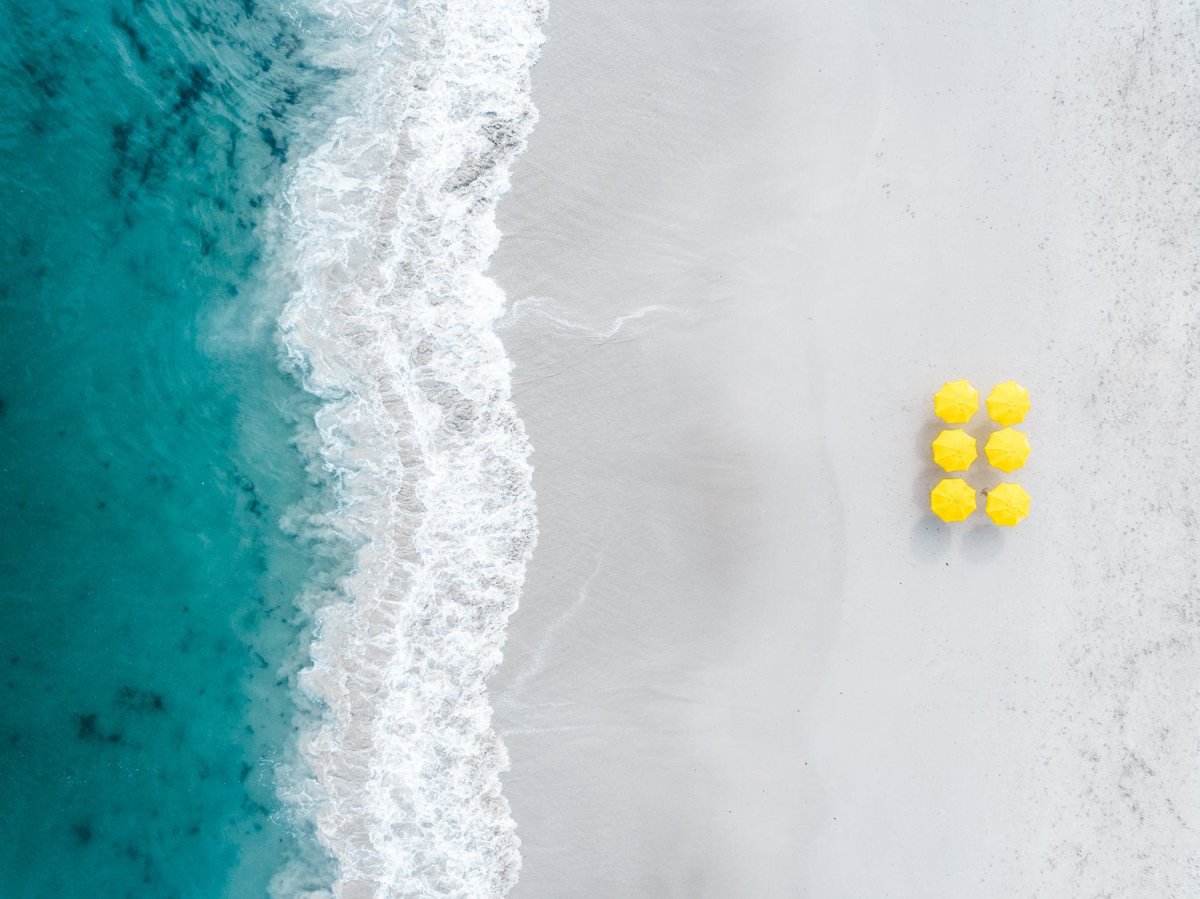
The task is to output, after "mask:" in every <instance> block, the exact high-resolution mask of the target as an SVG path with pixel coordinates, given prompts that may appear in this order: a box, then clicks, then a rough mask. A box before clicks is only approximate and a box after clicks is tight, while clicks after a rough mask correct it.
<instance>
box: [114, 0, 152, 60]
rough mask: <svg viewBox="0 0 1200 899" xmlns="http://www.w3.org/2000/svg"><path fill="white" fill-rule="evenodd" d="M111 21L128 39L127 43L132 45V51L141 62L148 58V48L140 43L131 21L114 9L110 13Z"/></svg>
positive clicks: (140, 40)
mask: <svg viewBox="0 0 1200 899" xmlns="http://www.w3.org/2000/svg"><path fill="white" fill-rule="evenodd" d="M112 23H113V25H115V26H116V27H117V29H118V30H119V31H121V33H123V34H124V35H125V37H127V38H128V39H129V43H130V45H131V46H132V47H133V52H134V53H136V54H137V55H138V59H140V60H141V61H142V62H146V61H148V60H149V59H150V48H149V47H147V46H146V45H145V44H144V43H142V39H141V37H140V36H139V35H138V32H137V29H136V28H134V27H133V23H132V22H130V21H129V20H128V19H126V18H124V17H123V16H122V15H121V14H120V13H118V12H117V11H116V10H115V9H114V10H113V14H112Z"/></svg>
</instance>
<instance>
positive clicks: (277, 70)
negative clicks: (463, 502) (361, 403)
mask: <svg viewBox="0 0 1200 899" xmlns="http://www.w3.org/2000/svg"><path fill="white" fill-rule="evenodd" d="M305 59H306V57H305V44H304V42H303V41H302V40H301V38H300V36H299V30H298V26H297V24H296V23H295V22H294V21H292V20H291V19H290V18H289V17H288V16H287V15H285V14H284V10H283V8H282V4H280V3H277V2H273V0H191V2H184V0H115V2H113V3H108V2H94V0H44V2H38V3H26V2H18V0H0V104H3V109H2V111H0V216H2V220H0V259H2V262H3V268H2V269H0V510H3V519H2V526H0V611H2V613H3V617H2V618H0V669H2V671H3V681H2V685H0V689H2V691H3V692H2V694H0V697H2V700H0V765H2V772H3V773H2V775H0V777H2V780H0V899H22V897H39V899H44V897H77V896H97V897H105V899H108V897H123V896H137V897H159V896H163V897H166V896H178V897H209V899H211V897H218V896H231V897H243V896H245V897H262V896H265V895H266V893H267V886H268V882H269V881H270V879H271V878H272V876H273V875H275V874H276V873H277V872H278V871H279V870H280V869H281V867H282V866H283V865H284V864H285V863H286V862H287V861H288V860H289V859H292V858H295V857H296V856H305V855H306V854H307V855H308V856H311V857H313V858H314V859H315V861H314V864H316V866H317V867H316V871H317V873H316V874H314V875H313V876H314V879H316V880H320V879H321V877H323V876H325V874H324V872H323V871H322V870H321V862H320V860H319V859H318V858H317V853H315V852H314V849H313V845H312V844H311V842H310V841H308V840H307V839H306V838H305V837H304V836H303V829H302V828H297V827H295V826H293V824H292V823H291V822H290V820H289V818H288V816H287V814H286V813H285V812H284V811H282V810H281V809H280V808H279V803H278V800H277V799H276V798H275V777H276V774H275V765H276V764H277V763H279V762H281V761H285V760H287V759H288V757H289V756H288V754H289V751H290V741H291V740H292V739H293V721H292V719H293V715H294V713H295V707H294V702H295V700H294V699H293V696H294V691H293V689H292V685H291V683H290V682H289V677H288V674H289V672H291V671H292V670H293V669H294V667H295V665H296V664H297V661H296V659H295V657H296V654H297V650H296V647H297V645H299V644H300V642H301V641H300V639H299V638H300V633H299V631H298V628H299V627H300V622H298V620H297V619H298V616H297V615H296V613H295V612H294V610H293V603H294V601H295V597H296V595H297V593H298V592H299V591H300V590H301V587H302V585H303V583H304V582H305V580H306V578H308V577H310V576H311V575H312V573H313V572H312V570H313V566H314V565H315V564H317V563H316V562H314V561H313V560H314V559H315V558H318V557H317V555H316V554H314V552H313V549H314V547H313V546H312V545H311V543H309V542H306V540H305V539H303V538H300V537H296V536H294V535H292V534H289V533H285V531H284V529H283V528H282V527H281V520H283V519H284V518H285V517H286V515H287V513H288V511H289V509H292V508H294V507H295V506H296V504H297V503H300V502H303V501H305V500H306V497H309V496H311V495H312V493H313V492H314V491H317V492H319V490H320V485H319V484H317V483H316V482H315V481H314V480H313V478H312V477H311V476H310V474H308V472H307V470H306V467H305V464H304V460H303V459H302V457H301V454H300V452H299V451H298V450H297V449H296V448H295V438H296V434H297V429H298V428H300V429H301V433H302V431H303V424H302V423H303V421H304V420H305V419H306V416H307V417H309V418H310V417H311V408H309V407H308V405H307V404H308V402H309V401H308V400H307V399H306V397H305V394H303V392H302V391H301V390H300V389H299V388H298V387H297V386H296V385H295V384H294V383H293V382H291V381H290V380H289V379H288V378H287V377H286V376H285V375H284V374H283V373H282V371H281V369H280V367H279V364H278V349H277V346H276V341H275V337H274V317H275V314H276V311H277V308H278V306H279V304H280V303H281V302H282V296H279V295H277V294H282V292H283V289H282V288H280V287H276V286H274V285H272V283H271V281H270V279H268V278H267V277H266V274H265V271H264V269H265V268H266V266H265V265H264V263H263V262H262V258H263V253H264V240H263V238H262V236H261V234H262V231H263V227H264V223H265V222H266V220H267V218H268V215H269V210H270V209H271V208H272V207H273V204H274V203H275V192H276V191H277V190H278V183H279V180H280V172H281V168H282V166H283V165H284V164H285V161H286V160H287V158H288V155H289V153H290V152H293V148H294V144H295V141H297V140H298V139H300V136H299V123H300V122H302V121H305V120H306V118H311V112H312V108H313V107H312V104H313V103H314V102H315V98H317V97H318V96H320V93H321V90H322V85H323V84H324V83H325V82H326V81H328V80H329V78H328V76H327V75H323V74H322V73H321V72H320V71H317V70H316V69H315V68H313V67H312V66H310V65H307V64H306V62H305ZM297 833H299V834H301V835H300V836H297Z"/></svg>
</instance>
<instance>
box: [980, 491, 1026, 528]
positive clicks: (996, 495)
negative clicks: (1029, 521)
mask: <svg viewBox="0 0 1200 899" xmlns="http://www.w3.org/2000/svg"><path fill="white" fill-rule="evenodd" d="M987 514H988V518H990V519H991V520H992V521H993V522H995V523H996V524H999V525H1003V526H1004V527H1013V526H1014V525H1015V524H1017V523H1018V522H1019V521H1020V520H1021V519H1022V518H1024V517H1025V516H1026V515H1028V514H1029V494H1028V493H1026V492H1025V488H1024V487H1022V486H1021V485H1020V484H1000V485H999V486H998V487H994V488H993V489H992V490H990V491H988V495H987Z"/></svg>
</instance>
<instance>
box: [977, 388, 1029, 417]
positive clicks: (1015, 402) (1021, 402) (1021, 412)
mask: <svg viewBox="0 0 1200 899" xmlns="http://www.w3.org/2000/svg"><path fill="white" fill-rule="evenodd" d="M987 409H988V415H990V416H991V418H992V421H994V422H996V423H997V424H1002V425H1005V426H1008V425H1015V424H1017V423H1018V422H1020V421H1023V420H1024V418H1025V413H1026V412H1028V411H1029V391H1028V390H1026V389H1025V388H1024V387H1022V386H1021V385H1020V384H1018V383H1017V382H1016V381H1005V382H1004V383H1003V384H997V385H996V386H995V388H993V389H992V392H991V393H989V394H988V398H987Z"/></svg>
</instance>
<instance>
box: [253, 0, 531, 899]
mask: <svg viewBox="0 0 1200 899" xmlns="http://www.w3.org/2000/svg"><path fill="white" fill-rule="evenodd" d="M310 5H311V6H312V7H313V9H314V11H315V13H316V14H317V15H318V16H320V17H321V18H322V19H324V20H326V21H327V22H328V23H329V24H330V25H331V27H332V29H333V30H334V31H335V32H336V33H337V34H339V35H341V36H342V38H341V39H340V40H339V41H338V42H337V43H336V44H335V45H331V46H329V47H327V48H325V50H324V51H323V53H322V58H321V59H320V60H319V62H320V63H321V64H322V65H324V66H328V67H331V68H335V69H336V70H338V71H339V72H340V73H341V78H340V80H339V84H338V86H337V87H336V88H335V89H334V95H335V96H334V100H333V103H334V107H333V108H334V110H335V117H334V124H333V127H332V130H331V131H330V133H329V134H328V135H327V137H326V139H325V140H324V141H323V142H320V143H318V144H316V145H315V149H314V150H313V151H312V152H311V153H309V154H308V155H307V156H306V157H305V158H303V159H300V160H297V161H296V163H295V165H294V167H293V168H292V171H291V174H290V178H289V181H288V185H287V190H286V201H285V210H284V211H285V219H286V220H285V224H284V228H283V233H282V234H281V241H282V243H283V244H285V247H284V249H282V250H281V252H282V253H283V254H284V255H285V258H286V260H287V264H288V266H289V268H290V269H291V271H290V273H289V276H290V277H291V278H292V280H293V283H294V284H295V285H296V289H295V292H294V293H293V295H292V297H291V299H290V301H289V303H288V305H287V307H286V309H285V310H284V313H283V315H282V317H281V321H280V324H281V334H282V339H283V343H284V346H285V348H286V351H287V353H288V355H289V357H290V358H291V359H292V360H293V362H294V363H295V364H296V365H297V366H298V367H299V369H300V371H301V372H302V374H303V378H304V383H305V386H306V387H307V388H308V389H309V390H310V391H312V392H314V393H315V394H317V395H318V396H319V397H320V398H321V399H322V401H323V405H322V407H321V409H320V411H319V413H318V415H317V424H318V427H319V431H320V435H321V447H320V457H321V459H322V460H323V464H324V466H325V468H326V471H327V472H328V473H329V474H330V475H331V476H332V477H333V479H334V481H335V482H336V484H337V487H338V493H339V495H338V508H337V511H336V512H335V513H334V514H332V515H331V516H329V519H328V520H327V521H324V522H320V523H319V524H321V525H322V526H324V527H327V528H330V529H332V531H333V532H334V533H336V534H337V535H338V537H339V538H341V539H344V540H346V541H348V542H349V545H350V546H352V547H353V553H354V559H353V570H352V572H351V573H350V574H349V575H348V576H346V577H345V578H343V579H342V580H341V581H340V582H339V584H338V587H337V589H336V590H332V591H326V592H324V593H321V594H318V595H315V596H313V597H310V598H309V602H310V604H311V605H312V606H313V607H314V617H315V620H316V630H315V638H314V642H313V645H312V647H311V652H312V664H311V666H310V667H309V668H308V669H307V670H306V671H305V672H304V674H303V675H302V683H303V686H304V688H305V689H306V690H307V691H308V692H309V693H311V694H312V695H314V696H315V697H316V698H318V699H319V700H320V701H321V702H322V703H323V705H324V707H325V712H324V714H323V715H322V716H320V717H319V719H318V720H316V721H315V722H309V723H307V724H305V725H304V729H305V732H304V734H303V735H302V738H301V748H302V753H303V755H304V759H305V763H306V764H307V766H308V768H309V769H310V771H309V776H308V777H307V778H306V779H304V780H303V781H302V782H297V783H294V784H293V785H292V786H291V790H290V795H289V797H288V798H289V799H290V800H291V801H292V802H293V803H294V804H296V805H298V806H300V807H301V809H302V811H304V812H306V813H308V814H310V815H311V816H312V818H313V819H314V820H315V822H316V827H317V833H318V836H319V838H320V840H321V842H322V843H323V844H324V845H325V846H326V847H327V848H328V850H329V851H330V852H331V853H332V854H333V856H334V857H335V859H336V861H337V863H338V875H337V879H336V882H335V883H334V886H333V891H334V893H335V894H336V895H337V896H341V897H367V896H379V897H384V896H388V897H393V896H395V897H399V896H405V897H410V896H413V897H415V896H434V895H436V896H447V897H468V896H470V897H482V896H502V895H503V894H505V893H506V892H507V891H508V889H509V888H510V887H511V886H512V885H513V884H514V883H515V881H516V878H517V874H518V871H519V869H520V854H519V841H518V839H517V837H516V834H515V832H514V830H515V824H514V822H513V820H512V817H511V815H510V813H509V807H508V803H507V801H506V800H505V798H504V796H503V795H502V793H501V785H500V774H501V772H502V771H504V770H505V769H506V767H507V756H506V753H505V749H504V746H503V744H502V743H501V741H500V739H499V737H498V736H497V735H496V733H495V732H494V730H493V729H492V723H491V722H492V710H491V707H490V705H489V702H488V697H487V694H486V685H487V681H488V678H489V677H490V675H491V674H492V672H493V671H494V670H495V668H496V666H497V665H498V664H499V662H500V660H501V647H502V644H503V642H504V637H505V631H506V627H507V622H508V617H509V615H510V614H511V613H512V612H513V610H514V609H515V607H516V605H517V601H518V596H519V593H520V590H521V586H522V583H523V580H524V576H525V565H526V562H527V560H528V558H529V555H530V553H531V551H532V548H533V544H534V541H535V539H536V519H535V506H534V495H533V488H532V469H531V467H530V465H529V462H528V457H529V454H530V447H529V443H528V440H527V439H526V436H525V431H524V428H523V426H522V424H521V421H520V420H519V419H518V417H517V415H516V411H515V409H514V407H513V403H512V399H511V366H510V363H509V360H508V358H507V357H506V356H505V353H504V350H503V347H502V346H501V343H500V340H499V338H498V337H497V335H496V333H495V330H494V324H495V321H496V319H497V318H499V317H500V316H501V315H502V314H503V312H504V304H505V298H504V295H503V293H502V291H501V290H500V288H499V287H498V286H497V285H496V284H495V283H494V282H493V281H492V280H491V279H490V278H488V277H486V276H485V275H484V270H485V268H486V265H487V263H488V260H489V258H490V256H491V255H492V253H493V252H494V250H495V249H496V246H497V244H498V241H499V232H498V230H497V227H496V224H495V205H496V201H497V199H498V198H499V196H500V195H501V194H502V193H503V192H504V191H505V190H506V189H507V187H508V172H509V168H510V166H511V163H512V162H513V160H514V159H515V158H516V156H517V155H518V154H519V153H520V151H521V150H522V149H523V147H524V142H525V139H526V136H527V135H528V133H529V131H530V129H531V128H532V127H533V124H534V122H535V120H536V112H535V110H534V107H533V105H532V102H531V99H530V90H529V81H530V69H531V67H532V65H533V63H534V61H535V59H536V58H537V54H538V52H539V48H540V45H541V42H542V39H543V38H542V33H541V25H542V22H543V20H544V13H545V10H544V7H543V6H542V5H541V4H539V3H537V2H529V0H442V2H434V0H428V2H423V0H417V2H411V3H407V4H401V3H399V2H393V0H311V2H310ZM288 890H289V886H288V884H287V876H286V874H285V875H282V876H281V878H280V879H279V880H278V881H277V883H276V892H277V893H278V894H280V895H291V896H294V895H295V892H291V893H289V892H288ZM310 895H313V894H310Z"/></svg>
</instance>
